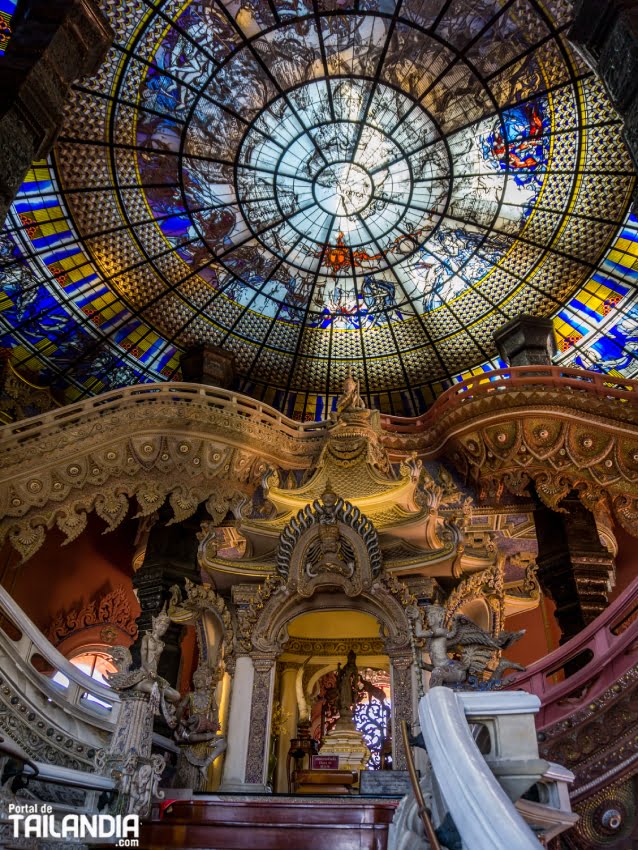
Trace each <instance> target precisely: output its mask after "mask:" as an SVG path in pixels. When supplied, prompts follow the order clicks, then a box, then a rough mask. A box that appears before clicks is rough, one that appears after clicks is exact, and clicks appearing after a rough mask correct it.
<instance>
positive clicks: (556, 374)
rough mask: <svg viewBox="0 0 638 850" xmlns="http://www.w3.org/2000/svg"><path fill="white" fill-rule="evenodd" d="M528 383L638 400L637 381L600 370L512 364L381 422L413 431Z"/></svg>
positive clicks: (399, 430) (392, 429)
mask: <svg viewBox="0 0 638 850" xmlns="http://www.w3.org/2000/svg"><path fill="white" fill-rule="evenodd" d="M527 387H538V388H541V389H544V390H558V391H560V390H567V391H570V392H573V391H578V392H583V393H584V392H586V393H588V394H591V395H595V396H598V397H599V398H604V399H608V400H610V401H616V400H617V401H618V402H619V403H623V402H624V403H626V402H627V401H629V400H631V401H633V402H634V403H636V404H638V381H630V380H628V379H627V380H625V379H620V380H617V379H615V378H613V377H610V376H609V375H603V374H601V373H599V372H590V371H586V370H584V369H566V368H564V367H562V366H515V367H511V368H507V369H497V370H494V371H493V372H482V373H481V374H480V375H476V376H474V377H472V378H468V380H466V381H460V382H459V383H458V384H454V385H453V386H452V387H450V388H449V389H447V390H446V391H445V392H444V393H443V394H442V395H440V396H439V397H438V398H437V400H436V401H435V402H434V404H433V405H432V407H430V408H429V409H428V410H427V411H426V412H425V413H423V414H421V415H420V416H416V417H404V416H389V415H385V414H382V416H381V424H382V426H383V428H384V429H385V430H386V431H390V432H393V433H399V434H415V433H419V432H421V431H425V430H427V429H428V428H431V427H432V426H433V425H434V423H435V422H436V421H437V420H440V419H441V418H442V417H443V416H444V415H446V414H448V413H450V412H452V411H453V410H455V409H457V408H459V407H461V406H463V405H467V404H468V403H469V402H471V401H476V400H477V399H480V398H485V397H486V396H488V395H496V394H500V393H513V392H517V391H520V390H521V389H523V388H527Z"/></svg>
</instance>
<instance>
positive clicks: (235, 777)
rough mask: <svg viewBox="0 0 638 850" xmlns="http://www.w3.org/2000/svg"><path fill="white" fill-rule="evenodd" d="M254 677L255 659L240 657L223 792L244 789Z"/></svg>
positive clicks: (232, 701)
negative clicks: (253, 660)
mask: <svg viewBox="0 0 638 850" xmlns="http://www.w3.org/2000/svg"><path fill="white" fill-rule="evenodd" d="M254 675H255V671H254V668H253V662H252V658H250V657H249V656H248V655H240V656H239V657H238V658H237V662H236V666H235V675H234V676H233V682H232V691H231V695H230V709H229V712H228V736H227V740H228V747H227V749H226V755H225V757H224V773H223V776H222V786H221V789H220V790H222V791H225V790H228V791H235V790H240V789H242V788H243V787H244V780H245V778H246V757H247V755H248V741H249V738H250V706H251V704H252V698H253V679H254Z"/></svg>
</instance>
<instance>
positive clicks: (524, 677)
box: [510, 579, 638, 729]
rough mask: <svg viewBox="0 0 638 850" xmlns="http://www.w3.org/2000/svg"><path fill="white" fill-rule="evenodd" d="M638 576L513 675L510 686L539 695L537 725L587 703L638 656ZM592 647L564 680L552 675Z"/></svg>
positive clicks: (567, 713)
mask: <svg viewBox="0 0 638 850" xmlns="http://www.w3.org/2000/svg"><path fill="white" fill-rule="evenodd" d="M637 638H638V579H637V580H636V581H634V582H633V583H632V584H631V585H630V586H629V587H628V588H626V589H625V590H624V591H623V593H621V594H620V596H619V597H618V599H616V600H615V601H614V602H613V603H612V604H611V605H610V606H609V608H607V610H606V611H604V612H603V613H602V614H601V615H600V616H599V617H597V618H596V619H595V620H594V621H593V622H592V623H590V624H589V625H588V626H587V627H586V628H585V629H583V631H582V632H580V633H579V634H577V635H575V637H573V638H572V639H571V640H569V641H568V642H567V643H565V644H563V646H561V647H559V648H558V649H555V650H554V651H553V652H551V653H550V654H549V655H547V656H545V657H544V658H542V659H540V660H539V661H536V662H535V663H534V664H532V665H531V666H530V667H528V668H527V670H526V672H524V673H521V674H519V675H517V676H516V678H515V679H514V680H513V682H512V684H511V685H510V688H512V689H523V690H526V691H528V692H530V693H533V694H536V696H538V697H539V698H540V700H541V710H540V712H539V715H538V724H537V725H538V728H539V729H542V728H544V727H546V726H549V725H551V724H554V723H556V722H557V721H559V720H561V719H563V718H564V717H567V716H568V715H570V714H572V713H573V712H574V711H575V710H577V708H578V703H579V701H581V700H582V702H591V700H592V699H594V698H595V697H596V696H598V695H600V694H601V693H602V692H603V691H605V690H606V689H607V688H609V687H611V686H612V685H613V684H614V682H615V681H616V680H617V679H618V678H619V677H620V676H622V675H623V673H625V672H626V671H627V670H628V669H629V668H630V667H633V666H634V664H636V662H637V661H638V645H636V639H637ZM587 650H590V652H591V657H590V659H589V660H588V661H587V662H586V663H585V664H584V666H583V667H582V668H581V669H580V670H578V671H577V672H576V673H574V674H573V675H571V676H568V677H567V678H565V679H563V680H562V681H552V680H551V677H552V675H554V674H556V673H557V672H559V671H561V670H562V669H563V668H564V667H565V665H566V664H568V663H569V662H570V661H573V660H574V659H576V658H578V657H579V656H580V657H581V658H582V657H583V653H585V652H586V651H587Z"/></svg>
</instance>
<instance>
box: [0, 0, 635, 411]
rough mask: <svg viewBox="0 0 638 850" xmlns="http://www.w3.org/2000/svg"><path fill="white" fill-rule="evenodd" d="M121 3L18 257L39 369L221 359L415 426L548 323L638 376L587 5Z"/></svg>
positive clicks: (77, 386)
mask: <svg viewBox="0 0 638 850" xmlns="http://www.w3.org/2000/svg"><path fill="white" fill-rule="evenodd" d="M100 5H101V7H102V9H103V11H105V12H106V14H107V15H108V16H109V19H110V22H111V25H112V26H113V29H114V31H115V44H114V47H113V48H112V50H111V52H110V54H109V57H108V59H107V62H106V64H105V66H104V67H103V69H102V70H101V72H100V74H99V75H98V77H96V78H95V79H93V80H84V81H82V83H81V84H79V85H78V86H76V89H75V93H74V98H75V100H74V103H73V104H72V105H71V107H70V109H69V111H68V116H67V120H66V124H65V127H64V128H63V131H62V134H61V136H60V139H59V141H58V144H57V146H56V151H55V156H54V158H53V160H52V161H51V162H50V163H48V164H45V163H42V164H41V165H40V166H39V167H38V168H36V169H35V170H34V172H33V173H32V175H31V176H30V178H29V179H28V180H27V182H26V183H25V186H24V187H23V190H22V194H21V196H20V198H19V199H18V201H17V203H16V205H15V208H14V214H13V219H12V221H11V222H10V223H9V225H8V229H7V231H6V233H5V240H4V242H3V244H2V245H1V246H0V250H1V251H2V253H3V255H4V256H5V257H8V258H9V264H10V265H11V264H13V266H12V268H14V272H13V273H12V274H13V277H12V278H11V281H10V284H9V290H5V291H7V292H8V293H9V294H8V302H7V304H5V307H4V312H3V313H0V316H2V317H4V319H2V318H0V321H1V322H3V323H4V326H5V330H6V331H7V336H6V338H5V341H4V344H5V346H6V347H11V348H15V349H16V351H17V352H18V353H17V362H18V365H20V364H23V365H24V366H26V367H27V368H29V369H31V370H32V371H34V372H38V373H39V378H40V379H41V380H42V381H44V382H46V383H52V384H54V385H59V386H69V387H70V388H71V397H81V396H83V395H86V394H88V393H93V392H99V391H102V390H104V389H108V388H110V387H113V386H120V385H122V384H124V383H133V382H135V381H139V380H158V379H166V378H168V379H171V378H172V379H178V378H179V375H180V373H179V357H180V354H181V352H183V351H184V350H186V349H188V348H190V347H191V346H193V345H197V344H201V343H210V344H212V345H217V346H221V347H222V348H224V349H225V350H226V351H230V352H232V353H234V355H235V357H236V369H237V388H238V389H239V390H241V391H244V392H247V393H249V394H252V395H255V396H256V397H258V398H262V399H264V400H265V401H267V402H268V403H271V404H275V405H276V406H278V407H280V408H282V409H284V410H285V411H286V412H288V413H290V414H292V415H295V416H298V417H301V418H303V417H306V418H315V417H321V416H324V415H325V413H326V410H327V409H328V408H329V407H331V406H332V404H333V403H334V399H335V396H336V394H337V393H338V392H339V390H340V387H341V385H342V382H343V378H344V376H345V374H346V373H347V372H348V371H349V370H351V371H353V372H354V373H355V374H356V375H357V377H358V378H359V379H360V381H361V389H362V393H363V395H364V397H366V399H367V400H368V402H369V403H370V404H371V405H373V406H377V407H380V408H381V409H384V410H387V411H389V412H394V413H400V414H408V415H410V414H413V413H416V412H418V411H420V410H422V409H423V408H424V407H425V406H426V405H427V404H429V403H430V402H431V401H432V400H433V398H434V397H435V396H436V395H437V394H438V393H440V392H441V391H442V390H443V389H444V388H445V387H446V386H449V384H450V383H451V382H452V381H454V380H456V379H458V377H459V376H461V375H464V374H467V373H468V372H469V371H470V370H475V369H481V368H489V367H490V365H494V364H495V363H496V361H495V360H494V359H493V358H494V357H495V347H494V343H493V334H494V331H495V330H496V329H497V328H498V327H499V326H501V325H502V324H504V323H505V322H507V321H508V320H510V319H511V318H513V317H515V316H516V315H518V314H520V313H523V312H526V313H530V312H531V313H535V314H538V315H551V316H553V317H555V322H556V328H557V333H558V339H559V346H560V348H561V351H562V352H563V354H564V356H565V357H566V358H567V357H572V356H573V357H574V358H575V362H581V363H583V364H587V365H591V364H592V363H594V364H595V363H596V362H598V360H600V358H601V357H604V358H607V361H608V362H609V363H613V364H615V365H614V367H613V368H616V369H618V368H622V369H626V370H628V372H627V373H628V374H629V373H632V374H633V372H632V369H633V364H634V361H635V353H634V351H633V349H632V348H631V343H630V341H628V340H630V337H629V336H628V333H629V332H628V331H626V328H627V327H629V325H628V324H627V323H628V322H629V324H631V322H632V321H633V319H632V318H631V317H632V315H633V313H632V309H633V308H632V304H633V298H634V291H635V290H634V282H633V280H634V277H635V272H632V271H631V269H632V267H633V263H634V260H635V259H636V258H635V257H634V255H633V254H632V251H633V248H632V245H633V244H634V243H633V242H632V239H631V238H630V237H628V236H627V233H628V232H629V231H628V230H627V228H628V227H629V228H631V227H633V224H632V223H631V222H630V223H629V224H628V225H626V226H625V230H622V229H621V227H622V224H623V221H625V220H626V218H625V217H626V213H627V209H628V204H629V200H630V197H631V192H632V189H633V184H634V178H633V169H632V166H631V162H630V160H629V157H628V155H627V153H626V151H625V148H624V145H623V143H622V139H621V132H620V131H621V127H620V123H619V121H618V117H617V115H616V114H615V113H614V111H613V109H612V107H611V105H610V104H609V102H608V99H607V97H606V95H605V93H604V90H603V88H602V86H601V84H600V83H599V82H598V81H597V80H596V79H595V78H594V76H593V75H592V74H591V72H590V71H589V70H588V69H587V68H586V67H585V66H584V65H583V64H582V62H580V60H578V58H577V57H576V56H575V55H574V53H573V52H572V50H571V48H570V45H569V42H568V40H567V38H566V35H565V34H566V32H567V30H568V27H569V22H570V15H571V13H572V12H571V9H572V7H571V4H570V3H567V2H564V0H548V2H546V3H544V4H540V3H538V2H535V0H513V1H512V0H510V2H507V3H503V2H500V0H477V2H466V0H427V2H422V0H399V2H395V0H389V2H388V0H365V2H363V0H359V2H357V3H353V2H351V0H339V2H338V3H337V2H335V0H314V2H306V0H300V2H295V3H294V4H293V3H289V2H288V0H269V2H268V3H264V2H254V1H253V0H241V2H238V0H227V2H221V0H193V2H184V0H164V2H163V3H159V4H158V3H155V4H151V3H143V4H141V5H140V6H139V8H138V7H134V6H132V5H131V4H126V12H125V13H124V12H123V6H122V4H121V3H119V2H116V0H100ZM631 232H633V231H631ZM615 240H618V241H617V244H618V245H619V246H620V245H622V248H619V249H615V248H614V249H613V250H611V249H612V248H613V246H614V245H615V244H616V242H615ZM637 242H638V240H637ZM630 254H631V256H629V255H630ZM623 257H625V258H626V259H623ZM632 275H633V277H632ZM24 281H26V283H25V282H24ZM11 287H12V289H11ZM27 293H28V294H27ZM616 314H617V315H618V317H619V318H618V320H616V324H615V325H614V327H615V328H617V331H618V332H617V333H616V334H615V336H614V334H612V333H607V334H606V338H607V339H611V338H613V340H614V342H613V346H612V347H613V351H612V350H607V349H605V351H604V352H603V353H599V352H595V353H592V350H591V346H590V342H588V340H590V338H591V340H593V339H594V336H595V335H596V334H598V335H599V336H598V337H596V339H599V338H601V337H600V333H602V331H601V330H600V329H601V328H602V327H603V324H605V323H608V322H610V321H612V319H613V317H614V316H615V315H616ZM610 316H611V318H609V317H610ZM614 333H615V332H614ZM589 335H591V337H590V336H589ZM588 346H589V347H588ZM578 358H580V360H579V359H578ZM618 364H622V366H621V367H619V366H618ZM610 368H611V367H610Z"/></svg>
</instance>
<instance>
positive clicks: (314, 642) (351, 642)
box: [284, 637, 385, 667]
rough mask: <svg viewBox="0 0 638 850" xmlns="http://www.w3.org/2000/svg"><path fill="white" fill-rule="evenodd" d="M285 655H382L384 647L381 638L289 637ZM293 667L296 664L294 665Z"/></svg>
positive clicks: (305, 656)
mask: <svg viewBox="0 0 638 850" xmlns="http://www.w3.org/2000/svg"><path fill="white" fill-rule="evenodd" d="M284 649H285V651H286V653H288V654H291V655H301V656H302V657H304V658H307V657H308V656H309V655H325V656H328V657H332V656H337V657H339V658H342V657H343V656H344V655H347V654H348V653H349V652H350V651H352V652H354V653H355V655H357V656H363V655H384V654H385V645H384V642H383V641H382V640H381V638H332V639H330V638H299V637H289V638H288V640H287V641H286V644H285V647H284ZM294 666H295V667H297V666H298V664H295V665H294Z"/></svg>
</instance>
